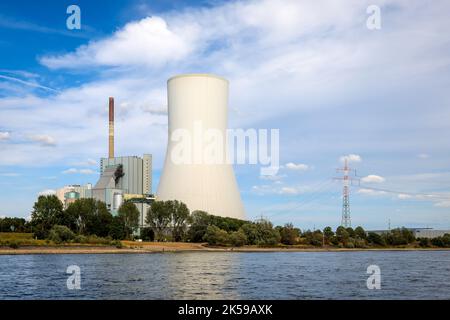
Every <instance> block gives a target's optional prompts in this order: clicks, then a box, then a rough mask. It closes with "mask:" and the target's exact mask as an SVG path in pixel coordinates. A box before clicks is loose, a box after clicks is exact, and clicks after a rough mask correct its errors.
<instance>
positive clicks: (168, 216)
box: [145, 201, 172, 241]
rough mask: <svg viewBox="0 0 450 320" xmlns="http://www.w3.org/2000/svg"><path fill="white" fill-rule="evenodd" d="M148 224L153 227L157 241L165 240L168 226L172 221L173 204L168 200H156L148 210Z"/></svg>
mask: <svg viewBox="0 0 450 320" xmlns="http://www.w3.org/2000/svg"><path fill="white" fill-rule="evenodd" d="M145 221H146V222H147V224H148V225H149V226H150V227H151V228H152V229H153V232H154V233H155V239H156V240H157V241H163V240H165V236H166V233H167V229H168V226H169V224H170V222H171V221H172V212H171V205H170V204H169V203H168V201H155V202H153V203H152V205H151V206H150V208H149V209H148V211H147V217H146V220H145Z"/></svg>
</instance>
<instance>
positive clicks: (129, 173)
mask: <svg viewBox="0 0 450 320" xmlns="http://www.w3.org/2000/svg"><path fill="white" fill-rule="evenodd" d="M108 113H109V134H108V158H101V159H100V178H99V180H98V182H97V183H96V184H95V186H94V187H92V185H91V184H90V183H88V184H86V185H85V186H80V185H69V186H65V187H63V188H61V189H58V190H57V192H56V194H57V196H58V198H59V199H60V200H61V201H62V202H63V203H64V206H65V207H67V206H68V205H69V204H70V203H72V202H74V201H75V200H77V199H82V198H93V199H96V200H100V201H102V202H104V203H105V204H106V206H107V208H108V210H109V211H110V212H111V214H112V215H116V214H117V213H118V210H119V207H120V205H121V204H122V203H123V202H124V201H130V202H133V203H134V204H135V205H136V207H137V208H138V210H139V213H140V218H139V227H143V226H144V225H145V215H146V212H147V210H148V208H149V205H150V203H151V202H152V201H154V199H155V198H154V196H153V194H152V155H151V154H144V155H143V157H142V158H141V157H137V156H125V157H115V154H114V98H113V97H110V98H109V112H108Z"/></svg>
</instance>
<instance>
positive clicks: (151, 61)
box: [40, 17, 197, 69]
mask: <svg viewBox="0 0 450 320" xmlns="http://www.w3.org/2000/svg"><path fill="white" fill-rule="evenodd" d="M196 33H197V30H195V29H192V28H188V26H186V28H184V29H176V28H175V29H173V28H170V27H169V26H168V25H167V22H166V21H165V20H164V19H162V18H160V17H147V18H144V19H142V20H140V21H133V22H130V23H127V24H126V25H125V26H124V27H123V28H122V29H119V30H118V31H116V32H115V33H114V34H113V35H112V36H111V37H109V38H106V39H103V40H99V41H93V42H91V43H89V44H87V45H83V46H81V47H79V48H78V49H77V50H76V51H75V52H73V53H69V54H65V55H60V56H44V57H42V58H41V60H40V61H41V63H42V64H43V65H45V66H47V67H49V68H51V69H58V68H67V69H73V68H80V67H87V66H91V65H101V66H132V65H140V66H159V65H163V64H165V63H168V62H171V61H177V60H181V59H182V58H184V57H186V55H187V54H189V52H190V51H191V49H192V48H191V45H192V43H193V42H195V35H196Z"/></svg>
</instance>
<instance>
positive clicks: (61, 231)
mask: <svg viewBox="0 0 450 320" xmlns="http://www.w3.org/2000/svg"><path fill="white" fill-rule="evenodd" d="M74 238H75V234H74V233H73V232H72V230H70V229H69V228H68V227H66V226H60V225H54V226H53V227H52V228H51V229H50V232H49V236H48V239H49V240H52V241H53V242H55V243H61V242H67V241H70V240H73V239H74Z"/></svg>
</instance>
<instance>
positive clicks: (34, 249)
mask: <svg viewBox="0 0 450 320" xmlns="http://www.w3.org/2000/svg"><path fill="white" fill-rule="evenodd" d="M29 241H30V239H24V242H22V243H21V246H19V247H18V248H11V247H9V246H0V255H11V254H119V253H163V252H164V253H166V252H189V251H195V252H349V251H411V250H417V251H428V250H450V249H444V248H421V247H419V246H412V245H410V246H398V247H377V248H374V247H371V248H357V249H350V248H336V247H333V246H325V247H314V246H305V245H293V246H286V245H278V246H272V247H270V246H265V247H261V246H256V245H253V246H241V247H223V246H210V245H208V244H206V243H189V242H137V241H121V246H120V248H118V247H117V246H112V245H105V244H102V245H98V244H86V243H84V244H82V243H61V244H55V243H52V242H46V241H45V240H33V241H36V242H29ZM36 243H37V244H38V245H36Z"/></svg>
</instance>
